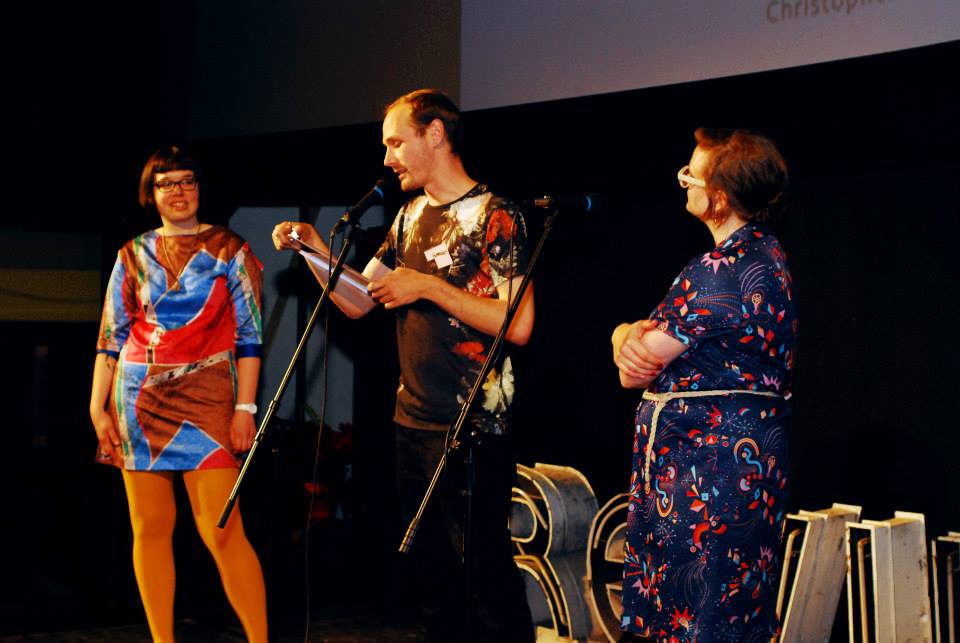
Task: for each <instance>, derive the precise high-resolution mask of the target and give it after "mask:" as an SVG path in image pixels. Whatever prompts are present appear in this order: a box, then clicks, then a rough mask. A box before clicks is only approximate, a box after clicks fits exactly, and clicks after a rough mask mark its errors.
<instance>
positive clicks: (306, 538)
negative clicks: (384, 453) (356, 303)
mask: <svg viewBox="0 0 960 643" xmlns="http://www.w3.org/2000/svg"><path fill="white" fill-rule="evenodd" d="M335 237H336V232H335V231H334V230H331V231H330V240H329V242H328V243H327V247H328V248H330V254H329V257H328V259H327V287H329V286H330V281H329V277H330V275H331V274H332V273H333V242H334V239H335ZM341 251H342V247H341ZM337 256H340V252H338V253H337ZM344 259H345V258H344ZM332 297H333V291H332V290H331V291H330V299H327V303H326V305H325V306H324V311H323V333H322V338H323V357H322V358H321V359H322V361H321V364H320V370H321V373H322V375H321V376H320V412H319V414H318V415H319V417H318V419H317V446H316V448H315V449H314V453H313V473H312V475H311V476H310V487H309V489H310V501H309V502H308V503H307V515H306V525H305V526H304V533H303V592H304V601H305V604H304V625H303V643H309V641H310V619H311V597H310V528H311V525H312V524H313V508H314V504H315V502H316V498H317V475H318V473H319V470H320V449H321V445H322V444H323V427H324V422H325V419H326V415H327V394H328V387H327V384H328V379H329V378H328V373H329V369H328V368H327V366H328V362H329V360H328V356H329V354H330V351H329V348H330V302H331V300H332Z"/></svg>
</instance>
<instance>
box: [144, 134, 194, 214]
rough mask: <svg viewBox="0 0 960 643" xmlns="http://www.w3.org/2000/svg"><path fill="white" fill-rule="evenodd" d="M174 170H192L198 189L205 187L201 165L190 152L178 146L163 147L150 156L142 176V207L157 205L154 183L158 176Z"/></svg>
mask: <svg viewBox="0 0 960 643" xmlns="http://www.w3.org/2000/svg"><path fill="white" fill-rule="evenodd" d="M174 170H192V171H193V176H194V178H196V179H197V187H198V188H199V187H202V186H203V172H202V171H201V170H200V164H199V163H197V161H196V159H194V158H193V156H192V155H190V153H189V152H187V151H186V150H184V149H183V148H180V147H177V146H176V145H171V146H169V147H161V148H160V149H159V150H157V151H156V152H154V153H153V154H151V155H150V158H148V159H147V163H146V165H144V166H143V172H142V173H141V174H140V206H141V207H144V208H145V207H147V206H151V205H156V201H154V199H153V181H154V179H155V177H156V176H157V174H161V173H163V172H173V171H174Z"/></svg>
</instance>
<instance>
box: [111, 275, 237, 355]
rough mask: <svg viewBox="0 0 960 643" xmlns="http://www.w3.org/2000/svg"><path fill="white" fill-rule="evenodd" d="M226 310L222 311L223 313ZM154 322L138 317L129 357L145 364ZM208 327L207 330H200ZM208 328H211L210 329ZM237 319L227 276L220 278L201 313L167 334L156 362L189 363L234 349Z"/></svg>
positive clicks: (129, 343) (132, 333) (133, 330)
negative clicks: (228, 288)
mask: <svg viewBox="0 0 960 643" xmlns="http://www.w3.org/2000/svg"><path fill="white" fill-rule="evenodd" d="M220 311H222V312H220ZM154 328H156V326H154V325H153V324H151V323H149V322H147V321H144V320H142V319H137V321H135V322H134V324H133V327H132V328H131V329H130V338H129V340H128V342H127V359H128V360H130V361H133V362H140V363H144V362H146V361H147V359H146V354H145V353H146V346H147V344H149V343H150V335H151V333H153V329H154ZM198 328H199V329H204V330H198ZM207 329H208V330H207ZM235 337H236V320H235V316H234V315H233V301H232V300H231V299H230V293H229V292H228V290H227V283H226V279H222V278H220V279H217V280H216V282H214V285H213V288H212V289H211V291H210V296H209V297H207V301H206V302H205V303H204V305H203V309H202V310H201V311H200V314H199V315H198V316H197V317H196V318H195V319H193V320H192V321H191V322H190V323H189V324H187V325H186V326H182V327H181V328H177V329H174V330H168V331H166V332H165V333H164V341H163V342H162V343H161V344H160V345H159V346H157V347H156V348H155V349H154V354H153V355H154V356H153V362H154V363H155V364H187V363H190V362H195V361H197V360H200V359H203V358H204V357H208V356H210V355H214V354H216V353H219V352H221V351H225V350H231V349H233V348H234V344H235Z"/></svg>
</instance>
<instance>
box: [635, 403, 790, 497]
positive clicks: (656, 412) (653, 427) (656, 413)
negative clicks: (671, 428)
mask: <svg viewBox="0 0 960 643" xmlns="http://www.w3.org/2000/svg"><path fill="white" fill-rule="evenodd" d="M727 395H762V396H763V397H779V398H782V397H783V396H782V395H780V394H779V393H773V392H771V391H746V390H740V389H728V390H716V391H677V392H668V393H651V392H650V391H644V392H643V399H645V400H647V401H650V402H653V403H654V407H653V418H652V419H651V420H650V437H649V438H648V439H647V454H646V458H645V461H644V463H643V483H644V484H643V490H644V493H650V461H651V460H652V459H653V441H654V439H655V438H656V437H657V420H658V419H659V418H660V411H662V410H663V407H664V406H666V405H667V402H669V401H671V400H675V399H677V398H681V397H717V396H727Z"/></svg>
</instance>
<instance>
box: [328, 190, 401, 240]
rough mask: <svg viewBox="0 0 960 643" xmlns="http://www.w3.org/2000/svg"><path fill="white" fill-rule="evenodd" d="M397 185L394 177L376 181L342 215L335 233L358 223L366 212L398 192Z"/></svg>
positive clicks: (334, 229) (334, 227)
mask: <svg viewBox="0 0 960 643" xmlns="http://www.w3.org/2000/svg"><path fill="white" fill-rule="evenodd" d="M396 187H397V182H396V181H395V180H392V179H380V180H379V181H377V182H376V183H374V184H373V187H372V188H371V189H370V191H369V192H367V193H366V194H365V195H364V196H363V198H362V199H360V200H359V201H357V203H356V205H354V206H353V207H351V208H350V209H349V210H347V211H346V212H345V213H344V214H343V216H342V217H340V220H339V221H337V225H335V226H333V234H337V233H338V232H340V231H341V230H343V229H344V228H345V227H347V226H348V225H356V224H357V221H359V220H360V217H361V216H363V213H364V212H366V211H367V210H369V209H370V208H372V207H373V206H375V205H378V204H380V203H383V202H384V201H385V200H386V199H387V197H388V196H392V195H393V194H394V193H395V192H396Z"/></svg>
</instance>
